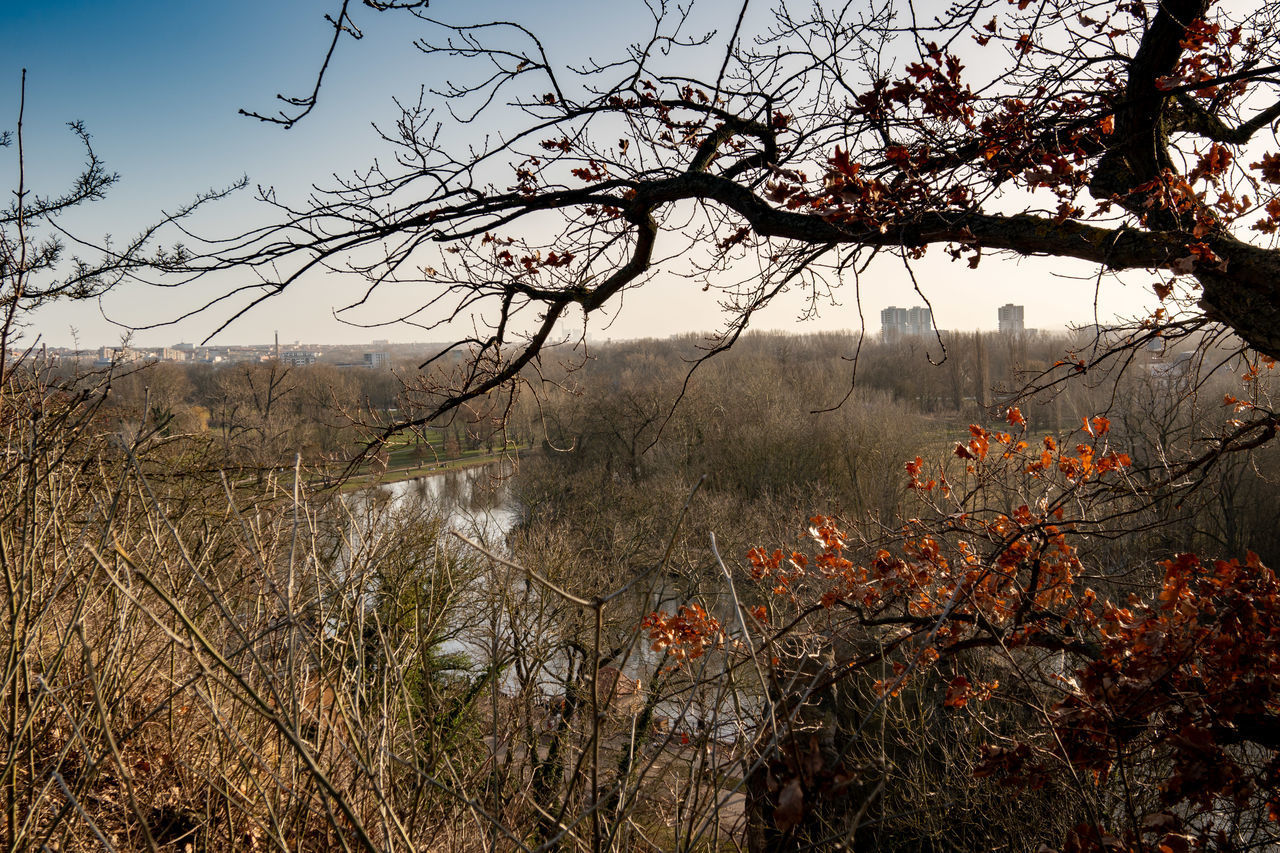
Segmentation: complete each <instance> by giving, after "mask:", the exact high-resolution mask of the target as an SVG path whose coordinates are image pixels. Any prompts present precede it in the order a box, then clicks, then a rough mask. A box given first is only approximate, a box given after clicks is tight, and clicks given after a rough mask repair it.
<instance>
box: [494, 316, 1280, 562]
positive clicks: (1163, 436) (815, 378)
mask: <svg viewBox="0 0 1280 853" xmlns="http://www.w3.org/2000/svg"><path fill="white" fill-rule="evenodd" d="M699 343H700V341H699V340H698V339H696V338H692V337H689V338H673V339H668V340H648V341H636V342H627V343H617V344H611V345H607V346H602V347H597V348H595V349H594V351H593V352H592V357H591V358H590V359H589V360H588V361H587V362H586V363H585V364H583V365H582V366H581V368H580V369H578V370H576V371H574V372H572V373H570V374H568V375H565V376H563V377H561V378H560V379H559V380H558V383H557V385H556V387H554V388H553V389H552V390H550V391H548V392H546V393H544V394H543V395H542V397H541V399H540V402H539V410H538V414H539V416H540V420H541V425H542V427H543V429H544V434H545V450H546V452H545V453H543V454H541V455H539V456H537V457H535V458H534V459H532V460H529V461H527V462H525V463H524V464H523V465H522V467H521V473H520V475H519V477H518V478H517V488H518V490H519V492H520V495H521V499H522V501H523V502H524V504H525V506H526V508H527V510H528V512H529V515H530V519H531V523H532V524H533V525H535V526H536V525H541V524H555V525H557V526H558V529H559V530H560V533H561V535H564V536H567V537H571V538H573V539H574V541H575V549H576V550H580V551H581V552H583V553H587V554H592V555H598V554H599V553H600V552H601V551H602V549H603V550H605V551H607V552H608V556H609V558H610V559H611V560H617V561H619V564H618V565H617V571H618V573H619V574H623V573H625V571H626V565H625V564H627V563H630V564H632V565H634V564H635V563H636V562H640V563H643V562H644V561H645V560H649V559H653V555H654V552H655V550H657V549H660V548H661V547H662V540H664V538H665V535H666V534H668V533H670V532H671V531H672V530H673V529H674V527H675V518H676V515H677V514H678V513H679V511H680V509H681V508H682V507H683V505H684V502H685V497H686V496H687V495H688V494H689V493H690V491H691V490H692V489H693V487H694V485H695V484H697V483H698V482H699V480H701V479H702V478H703V477H704V476H705V478H706V479H705V482H704V483H703V485H702V486H701V488H700V490H699V494H698V496H697V497H696V498H695V505H696V506H697V508H698V511H697V512H694V513H691V514H690V517H691V518H692V519H695V520H694V521H691V522H688V523H686V525H685V530H686V534H687V537H686V538H687V540H688V541H689V542H701V543H702V545H701V546H699V547H698V548H696V549H695V550H696V551H697V552H698V553H699V554H700V556H698V557H696V558H694V557H689V558H688V562H689V563H690V566H693V565H698V566H700V567H701V571H702V572H706V571H708V570H709V568H708V567H709V565H710V561H711V556H710V554H709V552H708V551H707V549H706V547H705V543H706V541H707V534H708V533H710V532H712V531H714V532H715V533H716V535H717V536H718V537H720V539H721V540H722V541H727V542H728V543H731V544H730V547H729V553H730V554H733V555H740V554H741V553H743V552H744V550H745V547H746V546H747V545H749V544H752V542H753V541H754V540H753V537H762V536H764V535H765V534H766V533H768V532H780V531H777V530H776V528H777V525H779V523H782V524H784V525H794V524H795V523H796V522H797V521H798V520H801V519H804V518H807V517H808V516H809V515H812V514H815V513H821V514H831V515H837V516H841V517H845V518H851V519H860V520H870V521H871V522H873V523H877V524H886V525H887V524H891V523H892V522H893V520H894V519H895V518H897V517H898V516H899V515H900V514H901V512H902V510H903V501H904V499H905V498H906V497H908V490H907V488H906V483H907V479H906V474H905V471H904V464H905V463H906V462H907V461H908V460H911V459H914V458H915V457H916V456H917V455H920V456H923V457H924V458H925V459H935V460H936V459H939V458H945V457H948V456H950V455H951V454H952V451H953V448H954V447H955V444H956V442H957V441H963V440H965V439H966V438H967V436H968V432H967V430H968V427H969V425H970V424H984V425H988V426H989V425H991V424H1000V423H1003V419H1004V415H1005V412H1006V410H1007V408H1008V406H1009V405H1013V404H1016V405H1017V406H1018V407H1019V408H1020V410H1021V412H1022V414H1023V415H1024V417H1025V418H1026V419H1027V421H1028V422H1029V424H1030V428H1031V430H1032V432H1033V433H1035V434H1037V435H1044V434H1052V435H1054V436H1059V437H1061V439H1062V440H1063V441H1070V440H1071V439H1070V434H1071V433H1072V431H1074V430H1078V429H1079V428H1080V426H1081V424H1082V418H1084V417H1085V416H1089V417H1093V416H1097V415H1104V416H1106V417H1108V418H1109V420H1110V422H1111V423H1112V425H1113V426H1112V432H1111V442H1112V444H1113V445H1114V446H1115V447H1118V448H1123V449H1124V450H1125V452H1127V453H1129V454H1130V455H1131V456H1132V457H1133V459H1134V460H1135V467H1134V471H1133V473H1132V474H1131V478H1130V483H1129V488H1130V489H1131V490H1132V491H1133V492H1134V497H1135V500H1134V503H1135V505H1136V504H1139V503H1140V504H1142V505H1143V506H1144V507H1145V509H1144V513H1146V516H1145V517H1144V519H1143V521H1142V523H1140V524H1137V525H1135V526H1134V527H1133V529H1129V530H1127V531H1125V532H1124V533H1123V535H1119V534H1118V536H1117V539H1116V540H1111V541H1107V542H1105V543H1104V542H1102V541H1099V543H1098V547H1099V548H1103V549H1106V550H1114V549H1115V548H1121V547H1122V548H1123V549H1125V550H1128V551H1141V552H1143V553H1170V552H1173V551H1188V550H1196V549H1199V548H1205V547H1209V548H1212V549H1213V550H1223V551H1226V552H1231V553H1237V552H1243V550H1245V549H1247V548H1253V549H1254V550H1255V551H1258V552H1259V553H1260V554H1263V556H1264V558H1267V557H1280V537H1277V535H1276V533H1275V531H1274V525H1273V524H1272V523H1271V520H1270V509H1269V508H1270V507H1271V506H1273V505H1274V501H1275V499H1276V497H1278V496H1280V491H1278V487H1277V485H1276V477H1275V475H1276V474H1277V473H1280V468H1278V467H1277V453H1276V451H1275V450H1274V449H1270V448H1268V449H1265V450H1264V451H1263V452H1261V453H1258V454H1252V455H1245V454H1235V455H1223V456H1221V457H1220V458H1214V459H1212V460H1211V461H1208V462H1207V463H1206V464H1205V465H1203V466H1202V468H1203V471H1202V474H1203V479H1201V480H1198V481H1197V482H1199V483H1200V485H1199V486H1198V487H1197V488H1196V489H1195V490H1193V491H1192V492H1191V493H1189V494H1184V493H1183V491H1182V490H1180V489H1178V488H1176V479H1177V474H1178V471H1179V468H1180V466H1181V465H1184V464H1189V463H1190V461H1191V460H1193V459H1195V458H1197V457H1198V456H1199V455H1201V454H1203V453H1204V452H1205V451H1206V450H1207V449H1208V448H1209V447H1210V446H1211V444H1212V442H1211V441H1210V439H1211V438H1212V437H1213V436H1214V435H1217V434H1218V433H1219V432H1220V431H1221V430H1222V429H1223V428H1224V426H1225V425H1226V424H1227V422H1228V421H1229V420H1230V419H1231V417H1232V412H1231V410H1230V407H1224V406H1223V405H1222V401H1223V398H1224V396H1226V395H1227V394H1228V393H1235V394H1240V393H1241V391H1240V389H1241V387H1242V383H1241V381H1240V378H1239V376H1238V375H1237V372H1236V371H1233V369H1232V364H1231V363H1230V362H1227V363H1222V361H1221V359H1222V357H1223V351H1219V350H1214V349H1212V348H1210V349H1207V350H1198V351H1192V350H1190V349H1188V350H1185V351H1183V352H1165V351H1159V350H1148V351H1144V352H1141V353H1139V354H1138V355H1137V356H1134V355H1132V354H1129V355H1128V356H1126V362H1125V365H1124V366H1125V367H1126V368H1127V369H1126V370H1125V371H1123V372H1122V371H1119V370H1114V369H1108V365H1106V364H1103V365H1100V366H1099V367H1098V368H1097V369H1096V370H1095V371H1094V372H1093V373H1091V374H1090V375H1087V376H1080V375H1076V376H1074V377H1072V378H1073V381H1071V382H1069V383H1064V382H1060V381H1057V379H1058V377H1059V375H1060V374H1062V373H1066V374H1071V373H1078V372H1079V371H1077V370H1076V368H1075V366H1074V365H1075V364H1076V362H1077V360H1078V359H1080V358H1081V356H1080V355H1079V354H1078V352H1077V351H1078V350H1079V349H1081V348H1082V347H1086V346H1088V345H1089V344H1090V343H1091V342H1090V341H1089V340H1087V339H1073V338H1071V337H1068V336H1050V335H1044V334H1040V335H1008V336H1006V335H995V334H975V335H960V336H954V337H949V338H948V339H947V352H946V358H945V360H942V358H941V351H940V349H939V348H938V346H937V342H936V341H935V340H932V339H911V340H904V341H899V342H892V343H883V342H879V341H868V342H863V343H862V345H861V347H860V348H859V343H858V341H857V339H856V337H854V336H851V335H842V334H814V335H791V334H754V335H748V336H746V337H744V338H743V339H742V340H741V341H740V342H739V343H738V344H737V345H736V346H735V347H734V348H733V349H732V350H731V351H729V352H727V353H724V354H721V355H717V356H716V357H714V358H712V359H710V360H707V361H705V362H703V363H701V364H697V365H696V369H695V363H696V361H697V359H698V358H700V357H701V356H703V355H705V350H702V349H699ZM855 354H856V360H855ZM939 361H941V363H940V364H939V363H937V362H939ZM1135 361H1137V362H1138V363H1135ZM1055 365H1058V368H1057V371H1058V373H1055V372H1054V370H1055V368H1054V366H1055ZM1113 367H1114V366H1113ZM691 371H692V372H691ZM1245 387H1247V383H1246V384H1245ZM1139 492H1141V493H1142V494H1143V495H1144V497H1143V499H1142V500H1138V499H1137V493H1139ZM1153 493H1164V494H1166V497H1165V498H1163V499H1159V500H1156V501H1155V502H1154V503H1153V504H1152V503H1148V502H1147V501H1146V497H1150V496H1151V494H1153ZM604 530H608V531H610V535H603V533H602V531H604ZM682 541H685V540H684V539H682ZM607 543H613V544H612V545H609V544H607ZM691 547H692V546H691ZM735 549H736V550H735Z"/></svg>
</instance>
